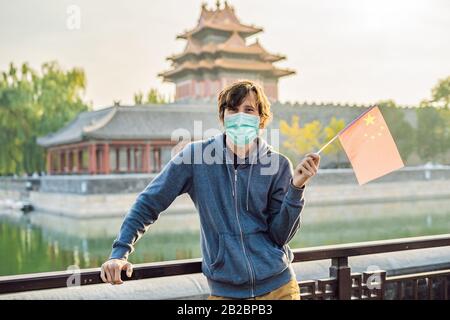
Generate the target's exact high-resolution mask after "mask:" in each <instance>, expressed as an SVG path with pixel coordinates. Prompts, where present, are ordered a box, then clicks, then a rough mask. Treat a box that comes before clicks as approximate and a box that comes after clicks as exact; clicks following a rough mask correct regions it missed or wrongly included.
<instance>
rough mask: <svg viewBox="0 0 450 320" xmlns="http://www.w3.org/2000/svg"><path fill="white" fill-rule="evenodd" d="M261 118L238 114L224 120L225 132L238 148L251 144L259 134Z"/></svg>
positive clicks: (228, 116)
mask: <svg viewBox="0 0 450 320" xmlns="http://www.w3.org/2000/svg"><path fill="white" fill-rule="evenodd" d="M259 124H260V119H259V116H255V115H252V114H247V113H244V112H238V113H235V114H231V115H227V116H225V118H224V126H225V132H226V134H227V136H229V137H230V138H231V141H233V143H234V144H235V145H237V146H245V145H247V144H249V143H251V142H252V141H253V140H255V138H256V137H257V136H258V134H259Z"/></svg>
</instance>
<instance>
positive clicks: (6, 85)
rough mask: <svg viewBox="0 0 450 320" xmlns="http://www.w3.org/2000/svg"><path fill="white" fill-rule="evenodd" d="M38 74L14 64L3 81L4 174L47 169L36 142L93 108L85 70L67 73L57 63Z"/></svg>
mask: <svg viewBox="0 0 450 320" xmlns="http://www.w3.org/2000/svg"><path fill="white" fill-rule="evenodd" d="M40 71H41V72H40V73H38V72H36V71H35V70H33V69H31V68H30V67H29V66H28V64H27V63H24V64H22V66H21V67H20V69H19V68H17V67H16V66H15V65H14V64H13V63H11V64H10V65H9V70H7V71H3V72H2V73H1V78H0V128H1V129H0V141H1V142H2V143H1V147H0V174H12V173H16V174H22V173H32V172H35V171H42V170H44V169H45V152H44V150H43V149H42V148H41V147H40V146H38V145H37V143H36V138H37V137H39V136H42V135H46V134H48V133H50V132H54V131H56V130H58V129H59V128H61V127H63V126H64V125H65V124H66V123H67V122H68V121H70V120H72V119H73V118H74V117H75V116H76V115H77V114H78V113H79V112H81V111H85V110H88V109H89V108H90V107H89V106H88V105H87V104H86V103H84V102H83V95H84V91H85V86H86V78H85V75H84V72H83V70H81V69H78V68H73V69H71V70H68V71H64V70H62V69H61V67H60V66H59V65H58V64H57V63H56V62H49V63H44V64H43V65H42V67H41V70H40Z"/></svg>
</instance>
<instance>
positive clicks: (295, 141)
mask: <svg viewBox="0 0 450 320" xmlns="http://www.w3.org/2000/svg"><path fill="white" fill-rule="evenodd" d="M280 132H281V134H282V135H284V136H285V137H286V139H285V141H284V142H283V147H284V148H286V149H287V150H288V151H289V152H290V153H294V154H295V155H303V154H305V153H308V152H315V151H317V149H319V148H320V146H321V142H322V139H321V135H322V125H321V124H320V121H318V120H314V121H312V122H309V123H306V124H305V126H304V127H300V118H299V117H298V116H293V117H292V120H291V124H289V123H288V122H287V121H285V120H281V121H280Z"/></svg>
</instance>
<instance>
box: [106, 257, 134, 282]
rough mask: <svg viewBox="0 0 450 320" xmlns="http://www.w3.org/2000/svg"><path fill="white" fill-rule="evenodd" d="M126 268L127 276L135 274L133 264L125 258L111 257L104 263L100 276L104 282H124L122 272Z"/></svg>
mask: <svg viewBox="0 0 450 320" xmlns="http://www.w3.org/2000/svg"><path fill="white" fill-rule="evenodd" d="M122 270H125V271H126V273H127V277H128V278H131V275H132V274H133V265H132V264H131V263H130V262H128V261H127V260H125V259H111V260H108V261H106V262H105V263H103V264H102V267H101V272H100V277H101V278H102V280H103V282H108V283H111V284H122V283H123V281H122V278H121V277H120V273H121V272H122Z"/></svg>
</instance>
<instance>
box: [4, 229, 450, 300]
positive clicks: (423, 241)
mask: <svg viewBox="0 0 450 320" xmlns="http://www.w3.org/2000/svg"><path fill="white" fill-rule="evenodd" d="M443 246H450V234H444V235H436V236H425V237H414V238H403V239H394V240H382V241H370V242H361V243H351V244H340V245H331V246H321V247H311V248H305V249H296V250H294V262H305V261H315V260H324V259H329V260H331V266H330V274H329V277H328V278H325V279H315V280H308V281H301V282H299V285H300V290H301V298H302V299H305V300H307V299H340V300H348V299H445V300H447V299H448V297H449V289H450V287H449V285H448V284H449V280H450V269H448V270H436V271H431V272H423V273H414V274H407V275H401V276H387V274H386V271H384V270H373V271H368V272H363V273H352V272H351V267H350V266H349V264H348V258H349V257H353V256H361V255H371V254H377V253H387V252H396V251H404V250H414V249H424V248H434V247H443ZM200 272H201V260H200V259H189V260H176V261H169V262H158V263H144V264H136V265H135V266H134V271H133V276H132V277H131V278H127V277H126V276H125V274H123V275H122V279H124V280H125V281H133V280H140V279H148V278H156V277H165V276H174V275H184V274H192V273H200ZM71 276H73V275H72V274H71V273H68V272H65V271H63V272H47V273H38V274H25V275H17V276H6V277H0V294H6V293H13V292H24V291H32V290H42V289H51V288H64V287H66V286H67V283H68V281H70V277H71ZM77 276H79V279H80V283H79V284H80V285H81V286H85V285H91V284H99V283H102V280H101V279H100V271H99V268H95V269H83V270H81V271H80V273H79V274H78V275H77ZM424 289H425V290H424Z"/></svg>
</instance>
